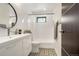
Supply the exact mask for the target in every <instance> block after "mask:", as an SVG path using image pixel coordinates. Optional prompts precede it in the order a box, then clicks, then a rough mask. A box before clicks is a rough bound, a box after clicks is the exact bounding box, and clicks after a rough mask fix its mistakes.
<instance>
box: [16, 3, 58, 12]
mask: <svg viewBox="0 0 79 59" xmlns="http://www.w3.org/2000/svg"><path fill="white" fill-rule="evenodd" d="M15 5H16V6H17V7H18V8H19V9H20V10H22V11H24V13H29V12H37V11H50V12H51V11H53V10H55V8H56V7H57V6H58V3H15Z"/></svg>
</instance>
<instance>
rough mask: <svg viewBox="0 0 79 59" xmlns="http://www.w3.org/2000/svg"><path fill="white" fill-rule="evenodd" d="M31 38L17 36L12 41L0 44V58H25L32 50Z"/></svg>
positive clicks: (28, 36)
mask: <svg viewBox="0 0 79 59" xmlns="http://www.w3.org/2000/svg"><path fill="white" fill-rule="evenodd" d="M31 44H32V43H31V36H30V35H27V36H26V35H25V36H23V37H22V36H20V37H19V36H18V38H15V39H14V40H10V41H7V42H4V43H0V56H25V55H29V53H30V52H31V50H32V45H31Z"/></svg>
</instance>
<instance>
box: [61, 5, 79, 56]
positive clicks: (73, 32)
mask: <svg viewBox="0 0 79 59" xmlns="http://www.w3.org/2000/svg"><path fill="white" fill-rule="evenodd" d="M62 55H63V56H68V55H70V56H78V55H79V4H75V5H74V6H73V7H72V8H71V9H70V10H69V11H68V12H67V13H66V14H65V15H63V16H62Z"/></svg>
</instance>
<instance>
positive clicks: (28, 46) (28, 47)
mask: <svg viewBox="0 0 79 59" xmlns="http://www.w3.org/2000/svg"><path fill="white" fill-rule="evenodd" d="M31 40H32V37H31V36H28V37H26V39H23V50H24V55H28V54H29V52H31V51H32V41H31Z"/></svg>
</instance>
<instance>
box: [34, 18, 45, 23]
mask: <svg viewBox="0 0 79 59" xmlns="http://www.w3.org/2000/svg"><path fill="white" fill-rule="evenodd" d="M36 22H37V23H45V22H46V17H37V19H36Z"/></svg>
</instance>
